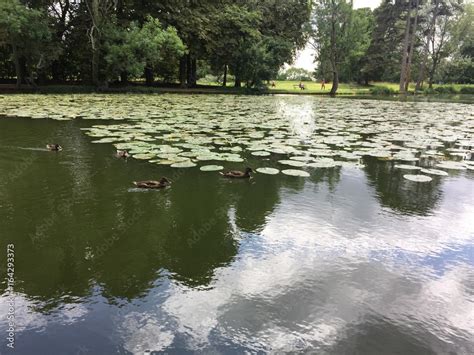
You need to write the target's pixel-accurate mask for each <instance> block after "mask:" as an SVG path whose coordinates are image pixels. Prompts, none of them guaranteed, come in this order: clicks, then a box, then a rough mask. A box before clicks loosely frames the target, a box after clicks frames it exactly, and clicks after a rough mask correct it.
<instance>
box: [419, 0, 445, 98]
mask: <svg viewBox="0 0 474 355" xmlns="http://www.w3.org/2000/svg"><path fill="white" fill-rule="evenodd" d="M439 1H440V0H436V5H435V8H434V10H433V15H432V17H431V21H430V26H429V28H428V35H427V37H426V44H425V47H424V48H423V59H422V60H421V64H420V70H419V74H418V80H417V81H416V87H415V90H420V89H422V88H423V82H424V81H425V71H426V63H427V61H428V54H429V53H430V42H431V38H432V37H433V36H434V32H435V26H436V19H437V17H438V8H439Z"/></svg>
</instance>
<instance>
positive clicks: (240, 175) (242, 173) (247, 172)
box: [220, 168, 253, 179]
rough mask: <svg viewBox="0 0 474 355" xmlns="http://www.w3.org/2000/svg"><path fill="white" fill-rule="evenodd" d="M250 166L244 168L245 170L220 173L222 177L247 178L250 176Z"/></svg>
mask: <svg viewBox="0 0 474 355" xmlns="http://www.w3.org/2000/svg"><path fill="white" fill-rule="evenodd" d="M252 172H253V170H252V168H246V169H245V171H240V170H230V171H226V172H223V173H222V172H221V173H220V174H221V175H222V176H224V177H228V178H234V179H248V178H250V177H251V176H250V173H252Z"/></svg>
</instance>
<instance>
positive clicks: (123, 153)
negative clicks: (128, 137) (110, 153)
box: [116, 150, 130, 159]
mask: <svg viewBox="0 0 474 355" xmlns="http://www.w3.org/2000/svg"><path fill="white" fill-rule="evenodd" d="M116 155H117V158H125V159H126V158H128V157H129V156H130V154H128V152H127V151H126V150H117V154H116Z"/></svg>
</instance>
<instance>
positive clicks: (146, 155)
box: [133, 153, 155, 160]
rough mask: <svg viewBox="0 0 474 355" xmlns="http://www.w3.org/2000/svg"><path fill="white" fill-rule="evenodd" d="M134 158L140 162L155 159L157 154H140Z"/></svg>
mask: <svg viewBox="0 0 474 355" xmlns="http://www.w3.org/2000/svg"><path fill="white" fill-rule="evenodd" d="M133 157H134V158H135V159H140V160H149V159H153V158H154V157H155V154H151V153H140V154H133Z"/></svg>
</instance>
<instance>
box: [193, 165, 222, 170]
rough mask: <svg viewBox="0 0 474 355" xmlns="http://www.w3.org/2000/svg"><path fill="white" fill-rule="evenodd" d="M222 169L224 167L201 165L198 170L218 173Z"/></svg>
mask: <svg viewBox="0 0 474 355" xmlns="http://www.w3.org/2000/svg"><path fill="white" fill-rule="evenodd" d="M222 169H224V167H223V166H220V165H203V166H201V167H200V168H199V170H201V171H220V170H222Z"/></svg>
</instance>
